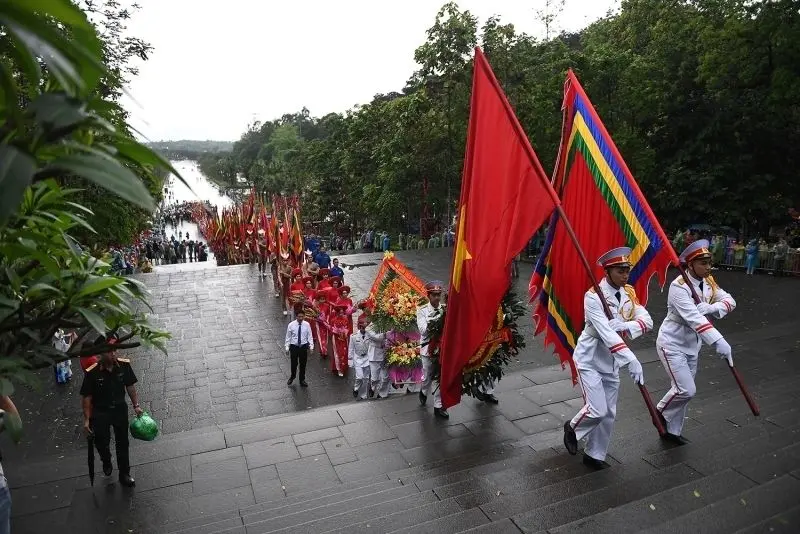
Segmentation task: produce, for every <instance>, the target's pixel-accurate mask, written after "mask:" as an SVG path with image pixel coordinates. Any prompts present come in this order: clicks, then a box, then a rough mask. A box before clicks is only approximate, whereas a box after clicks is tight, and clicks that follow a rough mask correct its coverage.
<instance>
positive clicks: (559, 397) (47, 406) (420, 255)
mask: <svg viewBox="0 0 800 534" xmlns="http://www.w3.org/2000/svg"><path fill="white" fill-rule="evenodd" d="M451 252H452V249H435V250H426V251H413V252H402V253H400V254H398V256H399V257H400V259H401V260H403V261H404V262H406V264H407V265H408V266H409V267H410V268H411V269H413V270H414V271H415V272H416V273H417V274H418V275H419V276H420V277H421V278H422V279H423V280H430V279H433V278H437V279H441V280H447V278H448V276H447V274H448V270H449V267H450V254H451ZM381 258H382V255H381V254H377V253H375V254H357V255H348V256H347V257H344V258H343V259H342V261H343V263H344V264H345V265H354V266H355V265H358V267H354V268H352V269H349V268H346V274H345V280H346V282H347V283H348V285H350V286H351V287H352V289H353V298H354V300H357V299H359V298H362V297H363V296H365V295H366V294H367V292H368V290H369V287H370V286H371V284H372V281H373V277H374V276H375V273H376V272H377V269H378V264H379V263H380V261H381ZM531 268H532V266H530V265H525V264H523V265H522V266H521V269H520V270H521V275H520V278H519V279H517V280H516V282H515V283H516V289H517V290H518V292H519V294H520V295H521V296H523V295H524V294H525V292H526V290H527V283H528V280H529V278H530V271H531ZM139 277H140V279H141V280H143V281H144V282H146V283H147V285H148V286H149V287H150V289H151V291H152V292H153V297H152V299H151V302H152V304H153V308H154V310H153V315H152V319H153V321H154V322H155V324H157V325H159V326H162V327H164V328H166V329H168V330H170V331H171V332H172V333H173V336H174V338H173V340H172V341H170V343H169V355H168V356H165V355H164V354H162V353H160V352H158V351H156V350H150V349H145V348H140V349H135V350H133V351H130V352H129V353H128V355H129V356H130V358H131V360H132V365H133V367H134V369H135V371H136V373H137V375H138V377H139V385H138V388H139V391H140V398H141V400H142V403H143V405H144V406H145V407H146V409H148V410H149V411H150V412H151V413H152V415H153V416H154V417H155V418H156V419H157V420H158V421H159V424H160V426H161V431H162V435H161V436H160V437H159V438H158V440H157V441H156V442H153V443H142V442H135V443H133V445H132V451H131V454H132V460H133V465H134V475H135V476H136V477H137V479H138V480H139V482H138V485H137V488H136V493H135V495H136V500H135V501H131V500H130V499H131V498H132V497H131V495H128V496H125V494H124V493H123V494H121V493H119V488H117V487H116V486H115V485H114V484H110V485H105V484H106V482H103V484H101V485H100V486H99V488H97V489H95V491H90V490H89V489H88V481H87V479H86V476H85V471H86V467H85V453H84V452H83V451H84V450H85V441H84V439H83V437H82V436H80V433H79V429H80V422H81V412H80V401H79V396H78V389H79V388H80V374H81V371H80V368H79V367H78V366H77V365H76V367H75V369H76V373H75V378H74V379H73V382H72V383H70V384H67V385H65V386H59V387H56V386H55V385H54V384H53V379H52V376H51V375H50V373H43V375H42V382H43V385H42V388H41V391H39V392H32V391H22V392H18V394H16V395H15V400H16V402H17V405H18V406H19V408H20V410H21V411H22V413H23V419H24V421H25V425H26V434H25V438H24V441H23V443H22V444H20V446H18V447H14V446H11V445H9V444H8V443H7V442H5V441H4V442H3V464H4V467H5V468H6V474H7V476H8V478H9V481H10V485H11V487H12V493H13V495H14V512H13V513H14V515H15V517H22V516H25V517H26V521H28V520H29V521H30V522H29V523H26V524H29V525H31V526H30V527H29V530H21V532H39V531H44V530H39V529H38V527H36V526H35V525H36V524H39V523H37V522H38V521H41V522H42V523H41V524H42V525H47V524H48V522H50V521H51V520H56V519H57V520H58V521H61V522H64V521H67V518H71V519H69V521H70V523H69V524H70V525H73V526H74V525H77V524H78V523H76V521H78V519H79V518H80V517H82V516H83V515H86V514H84V513H83V511H85V510H87V509H97V508H98V507H100V508H102V507H103V506H105V504H103V503H105V502H106V501H108V506H109V507H111V508H114V507H117V508H119V507H121V508H119V509H117V508H114V509H115V510H116V511H114V512H113V514H112V512H110V511H109V512H108V513H109V514H110V515H109V517H111V516H112V515H113V516H114V517H116V518H117V519H115V521H118V522H117V523H116V524H117V525H119V527H120V529H122V527H123V524H124V525H129V526H131V529H132V530H125V529H122V530H119V531H120V532H126V531H127V532H131V531H133V532H144V531H146V529H145V530H140V529H138V527H137V525H139V526H141V525H140V522H141V521H143V519H142V518H143V517H145V516H148V517H149V518H148V519H147V521H149V522H152V521H153V520H155V521H159V520H162V519H163V520H164V521H166V520H167V519H171V520H180V519H188V518H191V517H193V516H195V515H197V514H203V513H212V512H213V511H216V510H221V509H225V510H227V509H230V508H232V507H233V508H237V509H238V508H241V507H242V506H246V505H248V504H253V503H256V502H264V501H268V500H272V499H273V498H278V497H281V498H282V497H283V496H284V495H294V494H297V493H299V492H302V491H306V490H308V489H309V488H310V487H322V486H320V484H321V485H323V486H324V485H325V484H327V483H329V482H330V483H336V484H340V483H343V484H346V483H348V482H349V481H352V480H356V479H359V478H364V477H368V476H373V475H375V476H381V475H383V477H384V478H383V480H387V478H386V476H385V474H386V473H389V472H391V471H394V470H399V469H401V468H403V467H408V465H411V464H414V465H417V464H418V463H419V462H423V461H424V462H427V461H432V460H433V459H435V458H437V457H438V458H441V457H443V455H444V456H447V455H448V454H450V453H451V452H452V453H455V452H456V451H458V452H463V450H462V449H463V448H464V447H467V448H469V447H476V446H477V447H478V448H480V447H482V446H484V445H485V444H487V443H497V442H504V441H507V440H521V442H522V443H523V445H524V446H528V445H529V446H530V447H532V448H533V449H535V450H538V448H537V447H539V445H540V444H548V445H547V447H549V446H550V445H549V444H552V442H553V439H554V437H555V438H557V439H556V441H557V440H558V439H560V436H557V435H556V434H557V433H558V431H557V429H558V427H559V425H561V424H563V421H564V420H565V418H567V417H570V416H571V415H572V414H573V413H574V412H575V411H576V410H577V409H578V404H580V399H579V397H580V392H579V390H578V389H576V388H572V387H571V383H570V381H569V374H568V371H563V370H561V369H559V368H558V367H557V366H554V365H553V363H554V362H555V360H554V357H553V356H552V354H550V351H549V350H547V351H545V350H544V349H543V348H542V346H541V343H540V341H539V340H531V337H530V336H531V334H532V330H533V327H532V323H531V321H530V320H529V319H527V320H526V319H523V321H522V325H523V332H524V333H525V334H526V337H527V339H528V347H527V348H526V349H524V350H523V352H522V353H521V354H520V357H519V360H518V361H517V362H514V363H513V364H512V366H511V367H510V369H509V375H508V377H507V378H506V379H505V380H503V381H501V382H500V384H499V388H498V389H499V390H500V391H501V392H502V393H500V395H499V397H500V398H501V403H500V405H499V406H497V407H494V408H491V409H488V407H486V406H483V405H481V404H479V403H476V402H475V401H474V400H472V399H466V400H465V401H464V402H463V403H462V404H461V405H459V406H458V407H456V408H454V409H453V411H452V412H453V417H452V418H451V419H450V421H448V422H447V424H445V425H436V424H433V419H432V418H429V417H428V416H427V415H425V414H426V413H427V412H428V411H429V410H428V411H426V410H419V408H418V404H417V402H416V398H415V397H413V396H405V395H403V394H400V393H398V394H396V395H394V397H395V399H394V400H389V401H383V402H375V401H370V402H366V403H356V402H354V401H353V399H352V396H351V388H350V383H351V382H350V381H351V378H346V379H342V378H339V377H338V376H335V375H333V374H332V373H331V372H330V370H329V369H330V367H329V365H330V364H329V362H327V361H322V360H321V359H320V358H319V356H317V355H316V354H314V355H313V356H312V357H310V359H309V368H308V382H309V385H310V387H309V388H307V389H302V388H299V387H296V386H295V387H287V386H286V379H287V377H288V375H289V365H288V359H287V357H286V356H285V354H284V352H283V339H284V333H285V328H286V324H287V322H288V319H287V318H286V317H284V316H283V315H282V313H281V308H280V304H279V302H278V301H277V299H275V298H274V297H273V296H272V291H271V287H272V284H271V280H269V279H267V280H261V279H260V278H259V276H258V274H257V269H256V267H255V266H250V265H243V266H233V267H225V268H216V267H214V266H213V264H211V263H206V264H182V265H175V266H165V267H160V268H157V269H156V271H155V272H154V273H151V274H146V275H140V276H139ZM717 279H718V281H719V283H720V284H721V285H722V286H723V287H725V288H726V289H727V290H729V291H730V292H731V293H732V294H733V295H734V297H735V298H736V300H737V303H738V307H737V309H736V311H735V312H734V313H733V314H731V315H730V316H729V317H727V318H726V319H725V320H724V321H722V322H721V323H720V328H721V330H722V332H723V333H724V334H725V335H726V336H727V337H729V339H730V340H731V342H732V345H734V358H737V357H738V358H741V359H738V360H737V361H738V362H739V363H740V365H741V368H742V370H743V372H744V373H745V377H746V379H748V380H749V381H750V382H751V383H752V384H754V388H753V389H754V391H756V392H759V394H760V393H761V392H769V391H770V388H769V384H771V383H774V382H775V381H778V380H787V379H788V378H791V376H793V375H794V374H797V365H796V364H790V363H788V362H789V360H788V359H789V358H791V357H792V356H793V355H794V354H796V351H797V349H798V347H800V335H798V331H797V329H796V325H797V324H800V322H798V319H800V317H799V316H800V311H798V307H797V306H796V300H797V294H798V285H797V284H798V280H795V279H776V278H774V277H769V276H754V277H747V276H745V275H743V274H742V273H738V272H728V271H724V272H718V273H717ZM664 299H665V295H664V294H662V293H660V292H658V291H653V292H652V295H651V300H650V304H649V306H648V308H649V309H650V311H651V314H652V315H653V319H654V321H655V322H656V324H658V323H660V321H661V319H662V318H663V316H664ZM792 325H794V327H793V326H792ZM653 342H654V335H653V334H649V335H647V336H645V337H644V339H642V340H637V343H635V344H633V348H634V350H635V351H636V352H637V355H638V356H639V358H640V359H641V360H642V361H643V363H645V376H646V377H647V379H648V385H649V387H650V390H651V393H652V394H653V396H654V398H657V395H659V394H661V393H663V391H664V390H665V389H666V387H667V380H666V377H665V375H664V372H663V370H662V369H661V367H660V364H659V363H658V362H657V359H656V356H655V351H654V349H653ZM783 365H785V366H786V373H785V376H782V375H781V373H780V369H781V366H783ZM702 367H703V368H702V369H701V380H700V381H699V382H698V385H699V388H700V389H702V390H703V394H704V395H705V394H711V393H716V392H717V391H723V392H725V395H726V396H728V397H730V396H734V397H735V395H736V394H737V393H736V391H735V390H733V389H732V388H733V387H735V386H733V384H732V381H731V379H730V377H729V376H728V375H727V374H726V373H725V372H724V369H722V370H720V369H721V368H720V366H719V362H718V360H717V359H716V358H713V357H711V358H705V359H703V360H702ZM624 382H625V383H624V384H623V391H622V394H621V399H622V407H623V409H624V411H622V410H621V412H620V422H619V425H618V426H619V428H627V427H628V426H630V423H631V421H632V420H631V418H634V419H635V421H638V423H639V424H641V418H642V417H643V416H644V414H643V413H642V407H641V406H640V404H641V400H636V395H637V394H638V393H637V392H635V390H634V388H632V387H630V385H629V384H627V382H628V381H627V380H625V381H624ZM776 391H777V393H775V395H776V396H777V397H776V398H775V399H771V402H774V403H776V405H778V404H780V403H782V402H784V403H785V401H786V400H787V399H785V398H784V397H783V396H784V395H786V394H785V393H784V391H785V389H779V390H776ZM765 394H766V393H765ZM731 400H733V399H731ZM735 400H736V401H740V399H735ZM768 400H770V399H769V398H768ZM739 404H740V403H737V404H736V408H737V409H741V408H742V406H740V405H739ZM780 405H781V406H782V405H783V404H780ZM326 406H329V407H330V408H328V409H323V410H317V409H315V408H320V407H326ZM310 409H314V410H312V411H309V410H310ZM296 412H305V413H296ZM709 412H711V410H710V411H709ZM292 413H296V414H295V415H291V414H292ZM692 416H693V417H695V418H696V420H697V421H700V422H702V423H707V422H713V421H714V420H716V418H715V417H713V416H712V417H710V418H709V419H705V418H706V417H709V416H708V415H706V414H704V413H703V412H702V411H700V413H697V412H695V413H693V414H692ZM554 432H555V433H556V434H554ZM475 438H480V439H478V440H476V439H475ZM431 443H437V444H439V445H437V446H436V447H431V446H430V444H431ZM443 443H447V445H446V446H445V445H442V444H443ZM534 444H536V446H534ZM619 454H620V457H622V456H624V452H620V453H619ZM437 455H438V456H437ZM303 458H308V460H307V461H301V459H303ZM323 482H324V484H323ZM392 491H394V490H392ZM119 499H122V500H119ZM161 501H163V505H160V504H159V503H160V502H161ZM92 503H94V504H92ZM132 503H133V504H132ZM134 504H135V506H134ZM87 507H88V508H87ZM136 510H139V512H136ZM146 510H152V514H150V513H148V512H147V511H146ZM134 512H136V513H134ZM126 514H127V515H126ZM95 515H96V512H95ZM86 517H91V518H92V521H95V520H97V519H98V518H97V517H95V516H92V515H91V514H88V515H86ZM125 517H127V518H128V519H130V521H133V522H130V521H128V522H127V523H126V522H124V521H122V518H125ZM237 517H238V516H237ZM34 518H35V521H34ZM131 518H133V519H131ZM159 518H161V519H159ZM134 519H135V520H134ZM126 521H127V520H126ZM102 523H103V521H102V518H101V520H100V523H99V524H102ZM20 524H21V523H20ZM93 524H94V525H97V524H98V523H93ZM20 528H21V527H20ZM42 528H43V529H44V528H45V527H42ZM90 528H94V527H90ZM97 528H98V530H96V531H97V532H112V531H113V532H116V531H117V530H114V529H113V528H111V527H108V525H105V527H102V528H101V527H97ZM110 528H111V529H110ZM126 528H127V527H126ZM109 529H110V530H109ZM80 531H83V530H80ZM86 531H87V532H88V531H91V530H86ZM155 531H158V530H155ZM15 532H17V530H15Z"/></svg>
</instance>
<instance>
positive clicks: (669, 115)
mask: <svg viewBox="0 0 800 534" xmlns="http://www.w3.org/2000/svg"><path fill="white" fill-rule="evenodd" d="M556 4H557V3H556ZM552 16H553V14H552V13H550V12H548V13H543V14H540V17H542V21H543V23H546V25H547V33H548V37H549V34H550V32H551V23H552ZM797 35H800V1H798V0H674V1H670V2H663V1H661V0H624V1H623V2H622V4H621V6H620V9H619V11H618V13H615V14H612V15H608V16H606V17H605V18H602V19H600V20H598V21H596V22H594V23H593V24H591V25H589V26H588V27H586V28H584V29H583V30H581V31H579V32H577V33H573V34H561V35H557V36H552V37H551V38H545V39H537V38H534V37H532V36H530V35H526V34H524V33H520V32H518V31H517V30H516V29H515V28H514V26H513V24H509V23H507V22H504V21H501V20H500V19H499V18H497V17H492V18H490V19H489V20H488V21H486V22H485V23H484V24H483V25H482V26H480V27H479V26H478V20H477V18H476V17H475V16H474V15H473V14H471V13H470V12H469V11H465V10H462V9H460V8H459V7H458V5H457V4H456V3H454V2H450V3H447V4H445V5H444V6H443V7H442V8H441V10H440V11H439V13H438V15H437V17H436V20H435V21H434V24H433V25H432V26H431V28H430V29H429V30H428V34H427V40H426V41H425V42H424V43H422V44H421V45H420V47H419V48H417V50H416V51H414V58H415V60H416V61H417V63H418V65H419V68H418V70H417V71H416V72H414V73H412V74H411V76H410V78H409V80H408V82H407V83H406V86H405V87H404V88H402V91H400V92H393V93H388V94H379V95H375V97H374V98H373V100H372V101H371V102H370V103H368V104H364V105H361V106H357V107H355V108H353V109H350V110H347V111H344V112H342V113H331V114H329V115H325V116H323V117H314V116H311V114H310V112H309V111H308V110H307V109H303V110H301V111H300V112H298V113H291V114H286V115H284V116H282V117H280V118H278V119H275V120H273V121H267V122H263V123H254V124H252V125H251V126H250V127H249V128H248V129H247V131H246V132H244V133H243V134H242V136H241V138H240V139H239V141H237V142H236V143H234V146H233V150H232V151H231V152H230V153H226V154H204V155H203V156H201V157H200V164H201V169H202V170H203V172H204V173H206V174H207V175H208V176H209V177H210V178H211V179H213V180H214V181H216V182H218V183H220V184H223V185H224V184H237V185H240V184H239V182H237V175H238V176H240V177H241V178H243V179H244V180H245V181H246V183H247V184H250V185H252V186H255V187H258V188H260V189H262V190H265V191H267V192H274V193H277V192H280V191H282V190H283V191H286V192H296V193H299V194H300V195H301V196H302V198H303V200H304V203H303V205H304V209H305V212H306V213H305V217H306V219H308V218H312V219H315V220H327V221H333V222H334V223H336V224H337V225H340V226H342V227H350V226H351V225H353V224H355V225H357V226H359V227H363V226H366V225H374V226H378V227H381V228H383V229H387V230H399V231H408V228H407V226H406V224H407V222H408V221H413V220H418V218H419V216H420V214H421V212H422V209H423V202H427V204H428V209H429V210H430V212H431V215H433V216H435V217H437V218H439V219H440V220H444V218H445V217H446V216H447V214H448V213H452V212H453V208H454V207H455V202H457V199H458V191H459V184H460V172H461V165H462V161H463V155H464V146H465V139H466V127H467V120H468V115H469V93H470V80H471V75H472V49H473V47H474V46H475V45H478V46H481V47H482V48H483V50H484V51H485V52H486V54H487V56H488V58H489V60H490V62H491V64H492V67H493V69H494V70H495V72H496V74H497V76H498V78H499V80H500V82H501V83H502V85H503V87H504V89H505V91H506V93H507V94H508V97H509V100H510V101H511V103H512V105H513V106H514V108H515V110H516V112H517V115H518V116H519V119H520V122H521V123H522V125H523V127H524V128H525V130H526V132H527V133H528V135H529V138H530V140H531V143H532V145H533V146H534V148H535V149H536V150H537V152H538V155H539V157H540V159H541V160H542V163H543V165H544V166H545V168H546V169H548V168H552V165H553V160H554V158H555V154H556V153H557V148H558V142H559V139H560V129H561V111H560V108H561V99H562V92H563V83H564V79H565V74H566V71H567V69H569V68H572V69H574V70H575V72H576V73H577V75H578V77H579V78H580V79H581V82H582V83H583V85H584V87H585V88H586V90H587V92H588V94H589V97H590V98H591V99H592V101H593V103H594V104H595V106H596V107H597V108H598V112H599V114H600V116H601V118H602V119H603V121H604V122H605V124H606V126H607V127H608V129H609V131H610V132H611V135H612V136H613V137H614V139H615V141H616V143H617V145H618V146H619V148H620V151H621V153H622V155H623V157H624V158H625V159H626V161H627V163H628V165H629V167H630V168H631V170H632V172H633V173H634V176H635V177H636V178H637V180H638V182H639V184H640V186H641V188H642V190H643V191H644V193H645V195H646V196H647V197H648V199H649V200H650V202H651V204H652V206H653V208H654V210H655V211H656V213H657V215H658V216H659V218H660V219H661V221H662V224H664V225H665V226H666V227H672V228H677V227H680V226H685V225H686V224H688V223H693V222H698V221H705V222H710V223H717V224H730V225H734V226H740V225H742V226H747V225H756V226H760V227H762V228H764V227H766V226H768V225H769V224H770V223H771V222H774V221H779V220H784V219H785V217H786V212H787V208H789V207H791V206H796V205H797V203H798V200H799V199H798V197H799V196H800V185H799V184H800V181H798V180H797V177H796V173H797V170H796V169H797V160H798V158H799V157H800V151H798V150H797V146H798V141H800V126H799V125H800V121H798V119H799V118H800V116H799V115H800V106H799V105H798V103H799V102H800V98H798V91H800V41H798V39H796V36H797ZM425 183H427V184H429V187H428V192H427V197H426V198H424V195H423V184H425Z"/></svg>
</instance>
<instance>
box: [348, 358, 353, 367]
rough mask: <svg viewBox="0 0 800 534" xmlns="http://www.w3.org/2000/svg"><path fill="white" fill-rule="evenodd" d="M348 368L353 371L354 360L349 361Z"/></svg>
mask: <svg viewBox="0 0 800 534" xmlns="http://www.w3.org/2000/svg"><path fill="white" fill-rule="evenodd" d="M347 367H350V368H351V369H352V367H353V360H347Z"/></svg>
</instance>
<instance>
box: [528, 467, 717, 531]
mask: <svg viewBox="0 0 800 534" xmlns="http://www.w3.org/2000/svg"><path fill="white" fill-rule="evenodd" d="M612 469H614V468H612ZM699 478H701V477H700V475H699V474H698V473H697V472H696V471H694V470H693V469H691V468H689V467H687V466H686V465H682V464H680V465H675V466H671V467H669V468H667V469H662V470H659V471H655V472H650V473H648V474H645V475H643V476H638V477H631V478H627V480H624V481H622V482H619V483H616V484H613V485H607V486H606V487H603V488H600V489H597V490H595V491H592V492H586V493H583V494H582V495H578V496H574V497H572V496H571V497H568V498H566V499H563V500H561V501H559V502H555V503H553V504H549V505H547V506H537V507H536V508H535V509H534V510H530V511H528V512H525V513H522V514H519V515H515V516H514V523H516V524H517V525H518V526H519V527H520V528H521V529H522V530H524V531H526V532H539V531H544V530H549V529H552V528H555V527H558V526H560V525H564V524H566V523H569V522H572V521H576V520H579V519H583V518H585V517H588V516H590V515H593V514H596V513H599V512H602V511H604V510H607V509H608V508H612V507H617V506H622V505H624V504H627V503H629V502H631V501H634V500H639V499H643V498H646V497H649V496H655V495H656V494H659V493H662V492H664V491H667V490H670V489H672V488H674V487H676V486H680V485H682V484H686V483H688V482H690V481H695V482H696V481H697V480H698V479H699ZM654 498H655V497H654Z"/></svg>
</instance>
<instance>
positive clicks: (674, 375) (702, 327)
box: [656, 239, 736, 445]
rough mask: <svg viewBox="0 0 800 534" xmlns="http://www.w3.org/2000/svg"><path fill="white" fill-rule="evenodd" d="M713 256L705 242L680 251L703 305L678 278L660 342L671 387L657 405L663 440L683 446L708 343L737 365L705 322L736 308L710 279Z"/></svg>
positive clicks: (719, 336)
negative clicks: (699, 363)
mask: <svg viewBox="0 0 800 534" xmlns="http://www.w3.org/2000/svg"><path fill="white" fill-rule="evenodd" d="M711 257H712V254H711V251H710V250H709V244H708V241H707V240H705V239H700V240H698V241H695V242H694V243H692V244H691V245H689V246H688V247H686V249H685V250H684V251H683V253H681V255H680V261H681V263H682V264H685V265H686V274H687V275H688V276H689V280H690V282H691V284H692V285H693V286H694V290H695V293H697V295H698V296H699V297H700V303H699V304H695V302H694V298H693V297H692V291H691V289H690V288H689V286H688V284H687V283H686V280H684V279H683V276H678V277H677V278H676V279H675V280H673V281H672V283H671V284H670V285H669V294H668V296H667V316H666V318H664V322H663V323H661V328H659V329H658V338H657V339H656V350H657V351H658V357H659V359H660V360H661V363H662V364H663V365H664V369H665V370H666V371H667V375H668V376H669V378H670V382H671V385H672V387H671V388H670V390H669V391H667V394H666V395H664V398H663V399H661V401H660V402H659V403H658V406H657V408H658V411H659V413H660V414H661V416H662V423H663V424H664V428H665V429H666V431H667V433H666V434H664V435H663V436H661V437H662V438H663V439H664V440H666V441H671V442H673V443H677V444H679V445H683V444H684V443H687V442H688V440H687V439H686V438H684V437H683V436H682V435H681V431H682V430H683V423H684V420H685V419H686V409H687V408H688V405H689V401H690V400H692V397H694V395H695V393H696V391H697V387H696V385H695V381H694V377H695V376H696V375H697V359H698V355H699V353H700V347H702V346H703V344H704V343H705V344H706V345H713V346H714V349H715V350H716V351H717V354H718V355H719V356H720V358H723V359H726V360H728V365H730V366H731V367H732V366H733V355H732V352H731V346H730V345H729V344H728V342H727V341H725V339H724V338H723V337H722V334H720V333H719V330H717V329H716V328H714V326H713V325H712V324H711V322H709V320H708V319H706V316H711V317H713V318H715V319H722V318H723V317H725V316H726V315H728V314H729V313H730V312H732V311H733V310H734V308H736V301H735V300H733V297H732V296H731V295H730V293H728V292H726V291H725V290H724V289H722V288H721V287H719V286H718V285H717V283H716V281H715V280H714V277H713V276H711Z"/></svg>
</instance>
